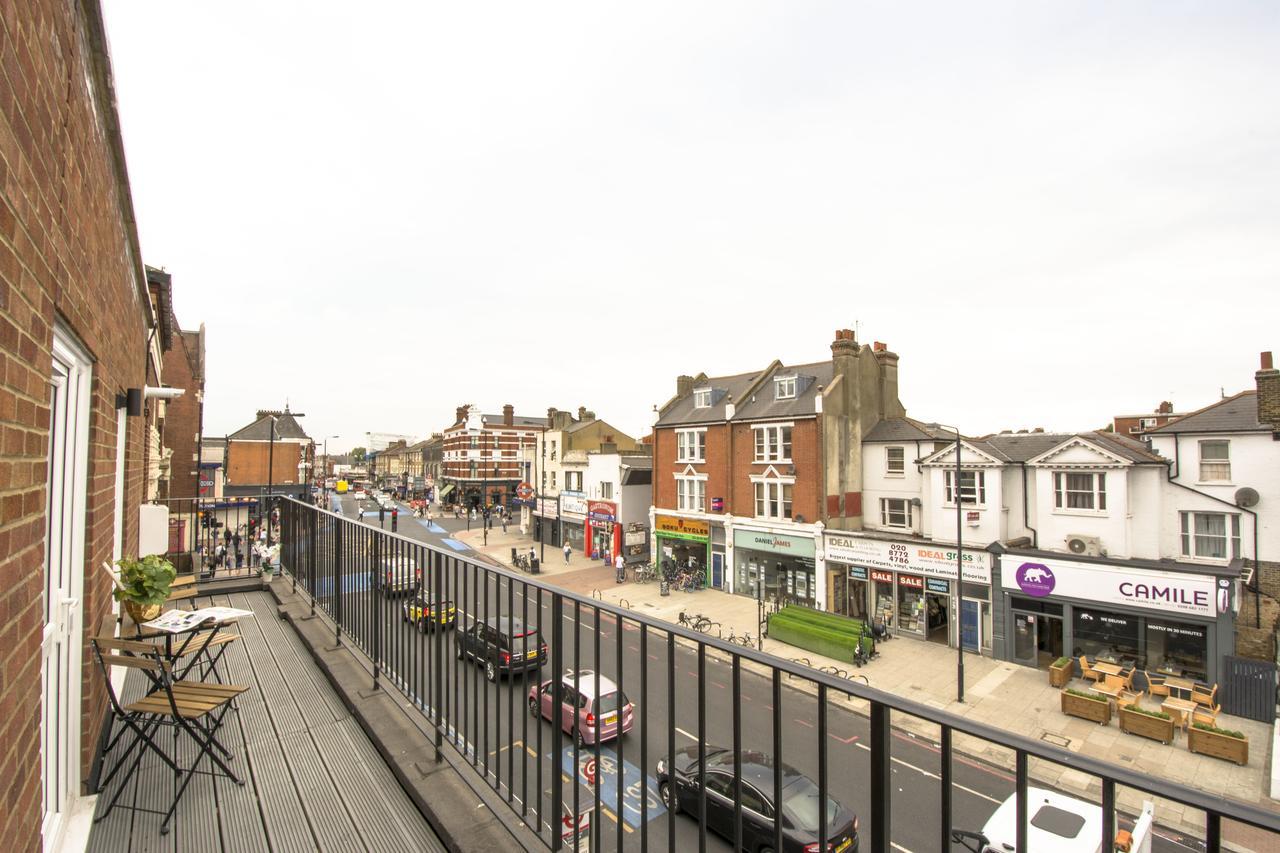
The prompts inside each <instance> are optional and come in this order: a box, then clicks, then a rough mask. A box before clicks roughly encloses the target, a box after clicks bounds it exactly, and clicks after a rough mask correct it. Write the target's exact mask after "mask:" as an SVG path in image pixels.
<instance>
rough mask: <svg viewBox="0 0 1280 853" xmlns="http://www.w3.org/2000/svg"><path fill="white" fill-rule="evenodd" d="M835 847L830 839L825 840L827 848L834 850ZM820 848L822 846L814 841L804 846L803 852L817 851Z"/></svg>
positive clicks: (814, 852)
mask: <svg viewBox="0 0 1280 853" xmlns="http://www.w3.org/2000/svg"><path fill="white" fill-rule="evenodd" d="M835 847H836V846H835V844H834V843H833V842H831V841H828V842H827V850H834V849H835ZM820 849H822V848H821V847H820V846H819V845H818V842H816V841H814V842H812V843H810V844H806V845H805V846H804V853H818V851H819V850H820Z"/></svg>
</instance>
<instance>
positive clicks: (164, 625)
mask: <svg viewBox="0 0 1280 853" xmlns="http://www.w3.org/2000/svg"><path fill="white" fill-rule="evenodd" d="M252 615H253V611H252V610H241V609H239V608H236V607H205V608H203V609H201V610H170V611H168V612H166V613H162V614H160V616H159V617H157V618H155V619H152V620H151V621H150V622H144V623H142V624H143V626H144V627H147V628H152V629H154V630H157V631H166V632H168V633H170V634H180V633H182V632H183V631H193V630H195V629H196V628H199V627H200V626H202V625H206V624H207V625H216V624H218V623H221V622H230V621H233V620H236V619H242V618H244V617H245V616H252Z"/></svg>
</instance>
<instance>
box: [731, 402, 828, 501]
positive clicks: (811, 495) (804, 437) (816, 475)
mask: <svg viewBox="0 0 1280 853" xmlns="http://www.w3.org/2000/svg"><path fill="white" fill-rule="evenodd" d="M819 429H820V428H819V426H818V422H817V421H816V420H812V419H811V420H805V421H796V422H795V425H794V426H792V428H791V460H792V462H791V464H780V463H777V462H756V461H755V456H756V443H755V442H756V436H755V430H753V429H752V428H751V424H749V423H741V424H734V425H733V504H732V508H731V509H730V511H731V512H732V513H733V514H734V515H744V516H748V517H750V516H754V515H755V513H756V507H755V488H754V485H753V484H752V482H751V475H752V474H757V475H758V474H763V473H764V472H765V470H766V469H768V467H769V466H770V465H773V467H774V470H776V471H777V472H778V473H780V474H784V475H787V474H788V472H789V471H790V469H791V468H792V467H793V466H794V467H795V469H796V472H795V478H796V483H795V486H794V487H793V488H792V490H791V517H792V518H795V517H796V516H797V515H802V516H804V520H805V521H806V522H814V521H817V520H818V519H819V518H821V515H820V514H819V508H820V507H821V493H822V488H821V477H822V442H821V441H819V439H818V436H819ZM726 506H728V503H727V502H726Z"/></svg>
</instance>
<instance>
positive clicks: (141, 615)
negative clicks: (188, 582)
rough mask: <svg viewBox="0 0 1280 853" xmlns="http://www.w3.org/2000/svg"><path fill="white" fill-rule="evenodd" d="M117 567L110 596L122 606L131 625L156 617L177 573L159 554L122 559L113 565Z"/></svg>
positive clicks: (171, 564)
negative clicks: (131, 621) (118, 575)
mask: <svg viewBox="0 0 1280 853" xmlns="http://www.w3.org/2000/svg"><path fill="white" fill-rule="evenodd" d="M116 565H117V566H119V567H120V577H119V578H118V579H117V582H116V588H115V591H114V593H113V594H114V595H115V597H116V601H119V602H121V603H123V604H124V609H125V612H126V613H128V614H129V618H130V619H132V620H133V621H134V622H135V623H137V624H141V623H143V622H147V621H150V620H152V619H154V618H156V617H157V616H159V615H160V608H161V606H162V605H163V604H164V602H165V599H167V598H168V597H169V587H170V586H172V584H173V579H174V578H176V577H177V576H178V572H177V571H176V570H175V569H174V568H173V563H170V562H169V561H168V560H166V559H165V558H164V557H161V556H160V555H159V554H148V555H147V556H145V557H143V558H142V559H140V560H139V559H138V558H136V557H122V558H121V559H120V560H119V561H117V562H116Z"/></svg>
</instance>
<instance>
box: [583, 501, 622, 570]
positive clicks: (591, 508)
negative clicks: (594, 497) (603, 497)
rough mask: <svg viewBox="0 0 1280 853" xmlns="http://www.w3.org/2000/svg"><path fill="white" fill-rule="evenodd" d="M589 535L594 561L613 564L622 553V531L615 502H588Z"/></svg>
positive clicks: (589, 553)
mask: <svg viewBox="0 0 1280 853" xmlns="http://www.w3.org/2000/svg"><path fill="white" fill-rule="evenodd" d="M587 534H588V540H587V542H588V545H590V550H589V551H588V552H587V556H588V557H590V558H591V559H593V560H600V559H605V558H608V559H609V560H610V561H611V562H612V560H613V559H614V557H616V556H617V555H618V554H620V553H622V529H621V528H620V527H619V526H618V505H617V504H616V503H614V502H613V501H587Z"/></svg>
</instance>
